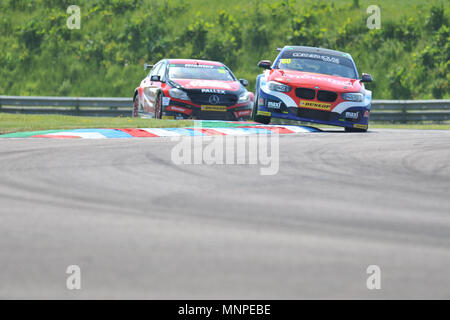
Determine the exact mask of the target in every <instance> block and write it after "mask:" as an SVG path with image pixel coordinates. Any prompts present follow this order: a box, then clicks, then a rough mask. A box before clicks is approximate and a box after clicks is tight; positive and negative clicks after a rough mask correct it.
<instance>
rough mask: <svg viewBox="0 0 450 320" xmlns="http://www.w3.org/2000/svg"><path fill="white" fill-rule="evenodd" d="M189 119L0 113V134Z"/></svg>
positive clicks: (175, 124) (172, 124)
mask: <svg viewBox="0 0 450 320" xmlns="http://www.w3.org/2000/svg"><path fill="white" fill-rule="evenodd" d="M193 125H194V122H193V121H189V120H176V121H175V120H159V119H139V118H121V117H116V118H111V117H75V116H63V115H26V114H7V113H0V134H5V133H12V132H23V131H39V130H59V129H62V130H66V129H80V128H180V127H189V126H193Z"/></svg>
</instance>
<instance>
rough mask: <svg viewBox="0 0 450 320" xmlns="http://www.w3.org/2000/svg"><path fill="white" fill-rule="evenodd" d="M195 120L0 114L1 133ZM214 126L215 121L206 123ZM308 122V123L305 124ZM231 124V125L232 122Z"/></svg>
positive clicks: (429, 126) (148, 125)
mask: <svg viewBox="0 0 450 320" xmlns="http://www.w3.org/2000/svg"><path fill="white" fill-rule="evenodd" d="M299 124H300V123H298V122H289V125H299ZM193 125H194V121H190V120H157V119H139V118H122V117H117V118H111V117H75V116H62V115H24V114H7V113H0V134H7V133H13V132H26V131H41V130H66V129H67V130H69V129H81V128H185V127H192V126H193ZM204 125H205V126H207V127H211V126H214V125H215V123H210V124H208V123H207V122H205V123H204ZM305 125H307V124H305ZM228 126H232V124H229V125H228ZM311 126H313V127H320V128H321V129H324V130H328V129H339V127H334V126H322V125H320V126H318V125H314V124H311ZM370 128H371V129H376V128H383V129H419V130H450V124H381V123H380V124H378V123H373V122H372V123H371V124H370Z"/></svg>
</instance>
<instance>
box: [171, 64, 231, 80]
mask: <svg viewBox="0 0 450 320" xmlns="http://www.w3.org/2000/svg"><path fill="white" fill-rule="evenodd" d="M169 78H171V79H201V80H220V81H235V80H236V79H235V78H234V77H233V75H232V74H231V73H230V72H229V71H228V69H227V68H225V67H223V66H213V65H202V64H171V65H170V68H169Z"/></svg>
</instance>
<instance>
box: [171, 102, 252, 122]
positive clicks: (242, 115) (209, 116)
mask: <svg viewBox="0 0 450 320" xmlns="http://www.w3.org/2000/svg"><path fill="white" fill-rule="evenodd" d="M251 113H252V102H250V103H243V104H236V105H234V106H212V105H203V106H202V105H196V104H193V103H189V102H187V101H183V100H178V99H170V100H169V101H168V100H166V105H163V117H164V118H166V119H201V120H227V121H242V120H248V119H250V117H251Z"/></svg>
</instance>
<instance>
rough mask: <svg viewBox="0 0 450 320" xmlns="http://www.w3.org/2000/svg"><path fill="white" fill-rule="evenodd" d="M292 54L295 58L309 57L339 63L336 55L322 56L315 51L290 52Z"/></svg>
mask: <svg viewBox="0 0 450 320" xmlns="http://www.w3.org/2000/svg"><path fill="white" fill-rule="evenodd" d="M292 56H293V57H296V58H309V59H316V60H322V61H325V62H332V63H336V64H339V59H338V58H336V57H331V56H324V55H320V54H316V53H306V52H294V53H292Z"/></svg>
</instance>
